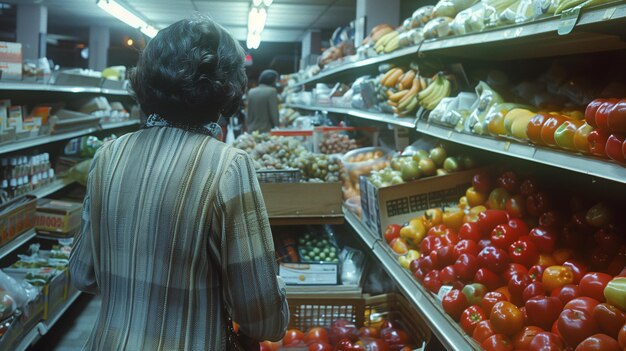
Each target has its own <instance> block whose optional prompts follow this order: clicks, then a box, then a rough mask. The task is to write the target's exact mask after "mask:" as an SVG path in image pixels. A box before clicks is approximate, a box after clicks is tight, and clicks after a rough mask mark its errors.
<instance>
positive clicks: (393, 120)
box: [286, 104, 415, 128]
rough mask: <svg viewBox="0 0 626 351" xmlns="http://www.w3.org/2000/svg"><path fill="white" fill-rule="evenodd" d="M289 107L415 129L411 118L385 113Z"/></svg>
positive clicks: (321, 107)
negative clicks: (402, 118)
mask: <svg viewBox="0 0 626 351" xmlns="http://www.w3.org/2000/svg"><path fill="white" fill-rule="evenodd" d="M286 105H287V106H288V107H291V108H296V109H302V110H310V111H327V112H331V113H339V114H345V115H350V116H352V117H357V118H363V119H369V120H372V121H377V122H384V123H388V124H393V125H397V126H400V127H405V128H415V121H414V120H411V119H410V118H409V119H407V120H401V119H399V118H398V117H395V116H393V115H388V114H384V113H376V112H368V111H360V110H356V109H351V108H345V107H330V106H307V105H301V104H286Z"/></svg>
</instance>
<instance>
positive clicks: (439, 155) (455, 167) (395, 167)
mask: <svg viewBox="0 0 626 351" xmlns="http://www.w3.org/2000/svg"><path fill="white" fill-rule="evenodd" d="M474 167H476V162H475V160H474V159H473V158H472V157H469V156H465V155H457V156H453V155H450V156H448V153H447V152H446V149H445V148H444V147H443V146H437V147H434V148H432V149H430V150H429V151H426V150H415V151H413V152H411V153H410V154H407V153H403V154H398V155H396V156H394V157H393V158H392V159H391V163H390V165H389V166H388V167H386V168H384V169H382V170H379V171H372V173H371V175H370V176H369V180H370V181H371V182H372V184H374V185H375V186H376V187H377V188H384V187H387V186H391V185H396V184H402V183H404V182H408V181H412V180H416V179H420V178H422V177H431V176H435V175H444V174H448V173H450V172H456V171H460V170H463V169H470V168H474Z"/></svg>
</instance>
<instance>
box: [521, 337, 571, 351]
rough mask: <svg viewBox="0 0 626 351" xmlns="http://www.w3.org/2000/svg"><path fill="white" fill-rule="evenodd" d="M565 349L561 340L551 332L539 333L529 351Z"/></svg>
mask: <svg viewBox="0 0 626 351" xmlns="http://www.w3.org/2000/svg"><path fill="white" fill-rule="evenodd" d="M563 349H564V346H563V342H562V341H561V338H560V337H559V336H558V335H556V334H554V333H550V332H541V333H538V334H537V335H536V336H535V338H534V339H533V340H532V341H531V342H530V346H529V347H528V350H529V351H562V350H563Z"/></svg>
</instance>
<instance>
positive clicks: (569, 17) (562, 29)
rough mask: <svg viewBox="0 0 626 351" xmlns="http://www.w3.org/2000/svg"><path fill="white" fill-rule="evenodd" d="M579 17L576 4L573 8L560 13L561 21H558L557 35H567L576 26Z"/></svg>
mask: <svg viewBox="0 0 626 351" xmlns="http://www.w3.org/2000/svg"><path fill="white" fill-rule="evenodd" d="M579 17H580V6H576V7H574V8H573V9H570V10H567V11H564V12H563V14H561V22H559V28H558V30H557V32H558V33H559V35H567V34H569V33H571V32H572V30H574V27H576V23H578V18H579Z"/></svg>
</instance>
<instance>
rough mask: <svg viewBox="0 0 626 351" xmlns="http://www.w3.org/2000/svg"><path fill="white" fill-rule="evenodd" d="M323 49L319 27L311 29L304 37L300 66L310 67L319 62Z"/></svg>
mask: <svg viewBox="0 0 626 351" xmlns="http://www.w3.org/2000/svg"><path fill="white" fill-rule="evenodd" d="M321 49H322V34H321V32H320V30H319V29H310V30H308V31H307V32H306V33H305V34H304V37H303V38H302V56H301V57H302V61H301V62H300V67H308V66H310V65H313V64H315V63H316V62H317V57H318V56H319V55H320V53H321Z"/></svg>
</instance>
